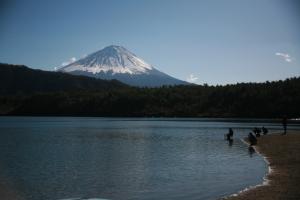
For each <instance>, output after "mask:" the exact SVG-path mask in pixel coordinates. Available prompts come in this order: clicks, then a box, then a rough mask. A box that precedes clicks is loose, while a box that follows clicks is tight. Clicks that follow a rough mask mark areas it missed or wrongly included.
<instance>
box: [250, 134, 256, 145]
mask: <svg viewBox="0 0 300 200" xmlns="http://www.w3.org/2000/svg"><path fill="white" fill-rule="evenodd" d="M248 140H249V142H250V146H253V145H256V144H257V139H256V137H255V136H254V135H253V133H252V132H250V133H249V134H248Z"/></svg>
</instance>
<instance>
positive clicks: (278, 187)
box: [226, 131, 300, 200]
mask: <svg viewBox="0 0 300 200" xmlns="http://www.w3.org/2000/svg"><path fill="white" fill-rule="evenodd" d="M256 150H257V151H258V152H259V153H260V154H262V155H263V156H265V157H266V159H267V160H268V162H269V166H270V167H271V172H270V173H269V174H268V175H267V176H266V178H267V179H268V183H267V184H265V185H261V186H258V187H255V188H253V189H250V190H247V191H244V192H242V193H239V195H237V196H231V197H228V198H226V199H229V200H241V199H243V200H254V199H255V200H278V199H280V200H290V199H293V200H296V199H297V200H299V199H300V131H297V132H296V131H290V132H288V134H287V135H280V134H275V133H274V134H271V135H267V136H262V137H260V138H258V143H257V145H256ZM241 181H242V180H241Z"/></svg>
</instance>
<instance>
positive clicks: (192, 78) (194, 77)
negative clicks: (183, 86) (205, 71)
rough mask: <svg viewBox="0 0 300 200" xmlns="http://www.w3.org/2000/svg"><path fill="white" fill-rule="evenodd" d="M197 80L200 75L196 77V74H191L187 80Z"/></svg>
mask: <svg viewBox="0 0 300 200" xmlns="http://www.w3.org/2000/svg"><path fill="white" fill-rule="evenodd" d="M197 80H198V77H196V76H195V75H194V74H190V75H189V76H188V77H187V79H186V81H187V82H190V83H195V82H196V81H197Z"/></svg>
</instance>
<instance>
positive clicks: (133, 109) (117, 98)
mask: <svg viewBox="0 0 300 200" xmlns="http://www.w3.org/2000/svg"><path fill="white" fill-rule="evenodd" d="M2 76H3V75H2ZM24 76H25V75H24ZM41 76H42V75H41ZM60 76H64V74H62V75H60ZM67 78H69V79H72V78H70V77H69V76H67ZM81 78H82V79H84V78H83V77H81ZM62 79H63V80H65V79H64V78H63V77H62ZM84 80H85V79H84ZM92 80H94V79H92ZM1 81H2V80H1ZM73 81H74V85H73V86H72V85H71V86H68V87H66V86H64V85H63V83H61V84H59V85H60V86H61V89H60V90H56V91H49V90H45V91H42V90H41V91H40V90H39V92H38V93H37V92H34V93H32V92H31V93H24V92H22V93H21V94H20V93H10V94H9V95H1V98H0V110H1V113H2V114H5V115H53V116H118V117H254V118H265V117H266V118H277V117H282V116H284V115H286V116H287V117H293V118H298V117H300V78H291V79H287V80H285V81H276V82H266V83H239V84H234V85H226V86H207V85H202V86H195V85H194V86H172V87H168V86H165V87H161V88H135V87H128V86H123V85H122V84H120V83H118V82H114V81H112V82H111V83H110V84H115V85H114V87H111V85H110V84H109V85H107V84H108V83H109V82H103V83H105V84H104V86H98V87H94V85H93V87H91V88H92V89H88V88H86V87H85V89H84V90H83V89H82V87H75V86H76V85H77V84H76V83H77V81H76V80H73ZM94 81H95V84H96V80H94ZM99 81H101V80H99ZM64 82H68V81H64ZM96 85H97V84H96ZM15 87H20V86H15ZM72 87H74V88H73V89H71V90H70V88H72ZM6 88H9V87H8V86H7V87H6ZM103 88H105V89H103ZM28 91H32V90H30V89H28ZM6 93H7V92H6Z"/></svg>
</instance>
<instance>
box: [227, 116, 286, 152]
mask: <svg viewBox="0 0 300 200" xmlns="http://www.w3.org/2000/svg"><path fill="white" fill-rule="evenodd" d="M282 126H283V133H282V134H283V135H286V134H287V118H286V117H284V118H283V119H282ZM268 132H269V130H268V129H267V128H266V127H264V126H263V127H262V128H258V127H254V128H253V130H252V131H251V132H249V134H248V141H249V143H250V147H249V149H250V148H252V149H253V147H252V146H253V145H256V144H257V138H258V137H260V136H261V134H263V135H267V134H268ZM225 139H226V140H227V141H228V142H229V145H232V142H233V129H232V128H229V130H228V133H227V134H225ZM253 150H254V149H253Z"/></svg>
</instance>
